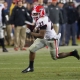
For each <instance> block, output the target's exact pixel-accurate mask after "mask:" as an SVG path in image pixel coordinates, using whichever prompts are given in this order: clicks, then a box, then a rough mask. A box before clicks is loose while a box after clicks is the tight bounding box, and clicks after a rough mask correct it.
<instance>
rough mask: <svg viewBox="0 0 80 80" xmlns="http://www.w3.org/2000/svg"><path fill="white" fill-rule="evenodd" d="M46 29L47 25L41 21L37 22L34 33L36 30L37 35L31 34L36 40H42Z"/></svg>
mask: <svg viewBox="0 0 80 80" xmlns="http://www.w3.org/2000/svg"><path fill="white" fill-rule="evenodd" d="M46 27H47V25H44V24H43V22H42V21H40V22H39V20H38V21H37V23H36V27H35V29H34V31H35V32H36V31H37V30H39V33H35V32H32V33H31V34H32V35H33V36H35V37H37V38H44V34H45V32H46Z"/></svg>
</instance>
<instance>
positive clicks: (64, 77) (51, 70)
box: [0, 46, 80, 80]
mask: <svg viewBox="0 0 80 80" xmlns="http://www.w3.org/2000/svg"><path fill="white" fill-rule="evenodd" d="M75 48H76V49H77V50H78V51H79V53H80V46H78V47H71V46H69V47H60V52H64V51H65V52H68V51H71V50H74V49H75ZM28 53H29V52H28V50H27V51H17V52H15V51H14V50H13V49H12V48H11V49H9V52H8V53H3V52H1V51H0V80H80V60H77V59H76V58H74V57H68V58H65V59H60V60H56V61H55V60H52V59H51V56H50V54H49V50H47V49H46V48H44V49H41V50H39V51H37V54H36V59H35V63H34V65H35V67H34V72H30V73H26V74H23V73H21V71H22V70H23V69H25V68H26V67H27V66H28V62H29V60H28V56H29V54H28Z"/></svg>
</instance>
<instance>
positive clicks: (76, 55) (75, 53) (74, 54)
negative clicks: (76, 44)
mask: <svg viewBox="0 0 80 80" xmlns="http://www.w3.org/2000/svg"><path fill="white" fill-rule="evenodd" d="M72 56H74V57H76V58H77V59H78V60H79V59H80V56H79V54H78V51H77V50H74V51H73V52H72Z"/></svg>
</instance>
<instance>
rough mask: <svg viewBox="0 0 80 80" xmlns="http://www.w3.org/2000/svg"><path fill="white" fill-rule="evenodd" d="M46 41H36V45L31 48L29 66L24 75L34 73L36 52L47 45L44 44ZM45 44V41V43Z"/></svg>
mask: <svg viewBox="0 0 80 80" xmlns="http://www.w3.org/2000/svg"><path fill="white" fill-rule="evenodd" d="M43 41H44V40H42V39H36V40H35V41H34V43H33V44H32V45H31V46H30V48H29V51H30V54H29V66H28V68H26V69H24V70H23V71H22V73H27V72H32V71H34V59H35V52H36V51H37V50H39V49H41V48H43V47H45V46H46V45H45V44H44V43H43ZM44 42H45V41H44Z"/></svg>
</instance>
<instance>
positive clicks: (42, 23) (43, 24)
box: [36, 16, 57, 39]
mask: <svg viewBox="0 0 80 80" xmlns="http://www.w3.org/2000/svg"><path fill="white" fill-rule="evenodd" d="M36 27H37V28H40V30H41V29H46V32H45V35H44V39H52V38H55V36H56V35H57V34H56V32H55V30H54V29H53V28H52V22H51V21H50V20H49V18H48V17H47V16H44V17H41V18H39V19H38V20H37V22H36Z"/></svg>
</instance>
